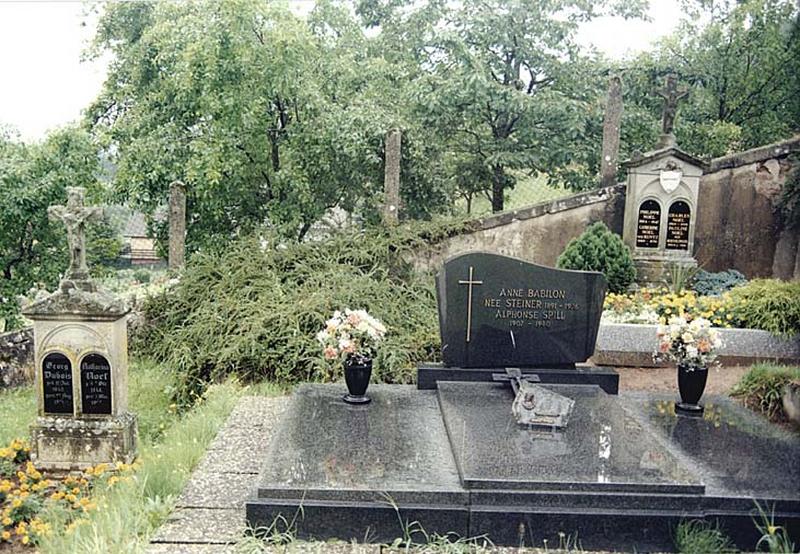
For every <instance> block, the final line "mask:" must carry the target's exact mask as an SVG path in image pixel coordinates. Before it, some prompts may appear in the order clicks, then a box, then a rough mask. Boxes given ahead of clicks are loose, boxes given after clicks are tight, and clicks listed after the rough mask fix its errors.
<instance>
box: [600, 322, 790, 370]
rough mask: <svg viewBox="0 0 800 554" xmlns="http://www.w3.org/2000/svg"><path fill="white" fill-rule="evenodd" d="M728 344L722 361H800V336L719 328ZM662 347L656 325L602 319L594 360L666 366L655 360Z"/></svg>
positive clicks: (721, 355)
mask: <svg viewBox="0 0 800 554" xmlns="http://www.w3.org/2000/svg"><path fill="white" fill-rule="evenodd" d="M719 331H720V335H721V337H722V341H723V342H724V346H723V347H722V348H721V349H720V356H719V361H720V362H721V363H723V364H725V365H749V364H753V363H757V362H776V363H782V364H797V363H800V336H795V337H794V338H781V337H776V336H774V335H772V334H770V333H768V332H767V331H760V330H757V329H727V328H723V329H719ZM657 347H658V340H657V338H656V325H637V324H626V323H601V324H600V330H599V332H598V334H597V344H596V346H595V351H594V355H593V356H592V361H593V362H594V363H596V364H599V365H606V366H631V367H663V366H665V365H668V364H663V363H661V364H660V363H656V362H654V361H653V353H654V352H655V351H656V349H657Z"/></svg>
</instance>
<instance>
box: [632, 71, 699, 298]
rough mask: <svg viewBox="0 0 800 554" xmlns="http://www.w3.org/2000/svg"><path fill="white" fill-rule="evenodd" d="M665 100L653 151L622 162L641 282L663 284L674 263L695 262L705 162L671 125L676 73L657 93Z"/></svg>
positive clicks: (679, 93) (677, 97) (679, 95)
mask: <svg viewBox="0 0 800 554" xmlns="http://www.w3.org/2000/svg"><path fill="white" fill-rule="evenodd" d="M659 94H660V95H661V96H662V97H663V98H664V113H663V117H662V134H661V139H660V140H659V143H658V145H657V146H656V149H655V150H652V151H650V152H646V153H644V154H636V155H634V156H633V157H632V158H631V159H630V160H628V161H627V162H625V163H623V166H624V167H626V168H627V173H628V178H627V192H626V196H625V218H624V226H623V235H622V237H623V240H624V241H625V243H626V244H627V245H628V247H629V248H630V249H631V252H632V255H633V260H634V264H635V265H636V270H637V281H638V282H639V283H640V284H644V285H661V284H663V281H664V280H665V279H666V277H667V274H668V272H669V270H670V269H671V267H682V268H691V267H696V266H697V260H696V259H695V258H694V255H693V254H694V236H695V226H696V218H697V202H698V191H699V189H700V177H701V176H702V175H703V171H704V170H705V168H706V164H705V162H703V161H702V160H700V159H698V158H696V157H694V156H692V155H690V154H688V153H686V152H684V151H683V150H681V149H680V148H678V146H677V144H676V141H675V135H674V134H673V127H674V122H675V113H676V110H677V105H678V100H680V99H681V98H683V97H684V96H686V95H687V92H686V91H679V90H678V86H677V80H676V77H675V76H674V75H669V76H668V77H667V82H666V87H665V88H664V89H663V90H661V91H659Z"/></svg>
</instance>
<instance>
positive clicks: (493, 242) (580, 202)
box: [412, 184, 625, 270]
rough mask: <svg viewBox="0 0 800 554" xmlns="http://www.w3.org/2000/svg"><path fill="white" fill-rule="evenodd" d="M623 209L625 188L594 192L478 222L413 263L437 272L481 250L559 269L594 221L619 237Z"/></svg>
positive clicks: (415, 259)
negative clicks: (576, 239)
mask: <svg viewBox="0 0 800 554" xmlns="http://www.w3.org/2000/svg"><path fill="white" fill-rule="evenodd" d="M624 211H625V185H624V184H619V185H615V186H613V187H607V188H601V189H597V190H592V191H589V192H584V193H581V194H576V195H574V196H569V197H567V198H562V199H559V200H554V201H552V202H547V203H543V204H537V205H535V206H531V207H528V208H524V209H520V210H511V211H507V212H502V213H499V214H496V215H491V216H487V217H484V218H481V219H478V220H475V221H474V222H473V224H472V230H470V231H467V232H465V233H462V234H460V235H456V236H453V237H450V238H448V239H445V240H444V241H442V242H439V243H437V244H433V245H431V246H430V247H428V248H426V249H424V250H420V251H419V252H417V253H416V254H415V255H414V257H413V260H412V262H413V263H414V266H415V267H416V268H417V269H419V270H429V269H438V268H439V267H441V266H442V264H443V263H444V260H446V259H447V258H449V257H451V256H455V255H457V254H461V253H464V252H472V251H476V250H482V251H486V252H492V253H496V254H503V255H506V256H514V257H516V258H521V259H523V260H526V261H531V262H535V263H538V264H542V265H548V266H555V264H556V258H558V256H559V255H560V254H561V252H563V251H564V248H565V247H566V245H567V243H568V242H569V241H570V240H571V239H572V238H574V237H576V236H578V235H580V234H581V233H582V232H583V231H584V229H585V228H586V227H587V225H589V224H590V223H593V222H595V221H604V222H605V224H606V225H608V227H609V228H610V229H612V230H613V231H614V232H616V233H620V234H621V233H622V217H623V213H624Z"/></svg>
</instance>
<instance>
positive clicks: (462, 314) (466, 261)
mask: <svg viewBox="0 0 800 554" xmlns="http://www.w3.org/2000/svg"><path fill="white" fill-rule="evenodd" d="M605 291H606V282H605V279H604V277H603V275H602V274H601V273H597V272H584V271H567V270H560V269H553V268H549V267H544V266H540V265H535V264H531V263H527V262H524V261H522V260H518V259H516V258H509V257H506V256H499V255H496V254H486V253H470V254H464V255H461V256H457V257H455V258H451V259H450V260H448V261H447V262H446V263H445V264H444V267H443V268H442V270H441V271H440V272H439V274H438V275H437V276H436V293H437V298H438V302H439V329H440V333H441V337H442V356H443V359H444V364H445V365H446V366H450V367H453V366H456V367H462V368H475V367H482V368H491V367H535V366H547V365H551V366H553V365H562V366H563V365H566V364H574V363H575V362H583V361H585V360H586V359H587V358H589V356H591V355H592V353H593V352H594V345H595V340H596V338H597V330H598V326H599V325H600V315H601V313H602V309H603V298H604V297H605Z"/></svg>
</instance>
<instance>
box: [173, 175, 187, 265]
mask: <svg viewBox="0 0 800 554" xmlns="http://www.w3.org/2000/svg"><path fill="white" fill-rule="evenodd" d="M185 256H186V185H184V184H183V183H182V182H180V181H174V182H173V183H172V184H171V185H170V186H169V268H170V269H172V270H177V269H181V268H182V267H183V265H184V261H185Z"/></svg>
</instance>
